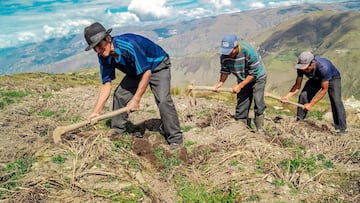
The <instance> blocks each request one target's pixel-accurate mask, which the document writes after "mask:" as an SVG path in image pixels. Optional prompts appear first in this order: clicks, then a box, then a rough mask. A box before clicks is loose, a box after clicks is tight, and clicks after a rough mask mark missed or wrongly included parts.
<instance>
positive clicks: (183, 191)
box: [175, 176, 243, 203]
mask: <svg viewBox="0 0 360 203" xmlns="http://www.w3.org/2000/svg"><path fill="white" fill-rule="evenodd" d="M175 182H176V185H177V186H178V189H177V190H178V195H179V197H180V199H179V200H177V201H176V202H178V203H180V202H198V203H217V202H228V203H235V202H240V201H241V200H242V199H243V195H242V194H241V193H240V187H239V186H236V185H235V184H234V182H231V183H229V184H228V185H226V186H224V187H220V186H219V187H215V188H214V189H213V190H211V191H207V186H206V185H205V184H204V183H198V184H197V183H192V182H189V181H187V180H186V179H184V178H183V177H180V176H178V177H176V180H175Z"/></svg>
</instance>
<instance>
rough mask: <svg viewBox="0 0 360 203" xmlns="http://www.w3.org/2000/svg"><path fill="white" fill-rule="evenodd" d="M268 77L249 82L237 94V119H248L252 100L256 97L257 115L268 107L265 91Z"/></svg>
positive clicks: (255, 107) (255, 109)
mask: <svg viewBox="0 0 360 203" xmlns="http://www.w3.org/2000/svg"><path fill="white" fill-rule="evenodd" d="M265 85H266V78H263V79H260V80H257V81H256V82H252V83H249V84H247V85H246V86H245V87H244V88H242V89H241V91H240V92H239V93H238V94H237V105H236V110H235V119H236V120H240V119H247V118H248V117H249V111H250V107H251V103H252V100H253V99H254V104H255V105H254V112H255V117H258V116H260V115H262V114H263V113H264V111H265V109H266V105H265V99H264V92H265Z"/></svg>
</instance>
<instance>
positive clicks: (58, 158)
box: [52, 155, 66, 165]
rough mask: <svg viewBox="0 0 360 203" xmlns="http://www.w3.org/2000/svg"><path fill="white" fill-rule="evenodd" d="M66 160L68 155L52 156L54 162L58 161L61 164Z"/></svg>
mask: <svg viewBox="0 0 360 203" xmlns="http://www.w3.org/2000/svg"><path fill="white" fill-rule="evenodd" d="M65 161H66V157H64V156H61V155H57V156H54V157H53V158H52V162H53V163H56V164H59V165H62V164H64V163H65Z"/></svg>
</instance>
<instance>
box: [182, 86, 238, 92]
mask: <svg viewBox="0 0 360 203" xmlns="http://www.w3.org/2000/svg"><path fill="white" fill-rule="evenodd" d="M188 89H189V90H190V91H191V90H196V91H214V92H230V93H232V92H233V91H232V89H231V88H222V87H221V88H219V89H215V88H214V87H212V86H194V85H189V86H188Z"/></svg>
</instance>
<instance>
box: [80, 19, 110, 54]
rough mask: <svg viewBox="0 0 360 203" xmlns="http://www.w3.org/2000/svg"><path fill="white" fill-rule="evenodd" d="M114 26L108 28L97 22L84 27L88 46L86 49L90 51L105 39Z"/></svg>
mask: <svg viewBox="0 0 360 203" xmlns="http://www.w3.org/2000/svg"><path fill="white" fill-rule="evenodd" d="M111 30H112V28H110V29H108V30H106V29H105V28H104V26H103V25H101V24H100V23H98V22H96V23H93V24H91V25H89V26H87V27H86V28H85V29H84V37H85V39H86V42H87V44H88V46H87V47H86V48H85V51H89V50H90V49H92V48H94V47H95V46H96V45H97V44H99V42H101V40H103V39H104V38H105V37H106V36H107V35H108V34H109V33H110V32H111Z"/></svg>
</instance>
